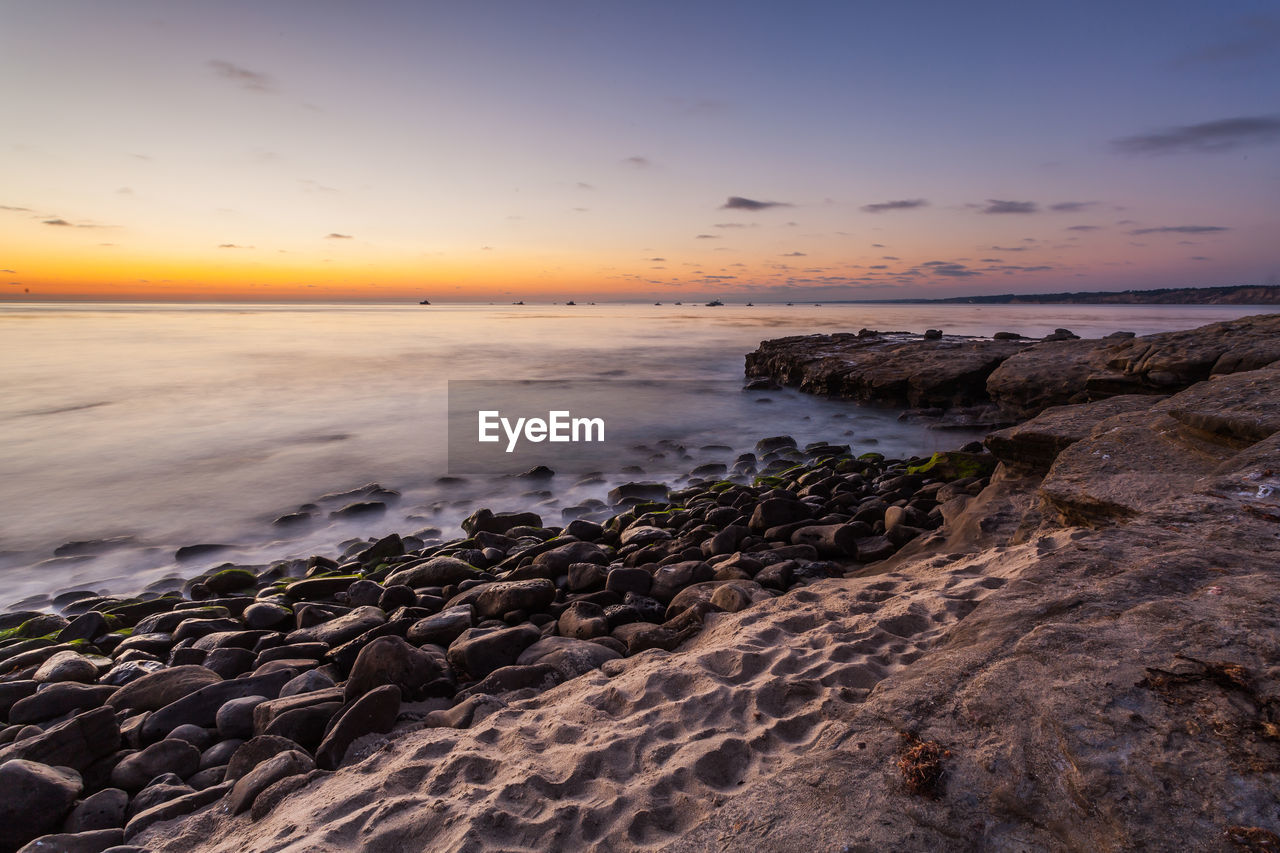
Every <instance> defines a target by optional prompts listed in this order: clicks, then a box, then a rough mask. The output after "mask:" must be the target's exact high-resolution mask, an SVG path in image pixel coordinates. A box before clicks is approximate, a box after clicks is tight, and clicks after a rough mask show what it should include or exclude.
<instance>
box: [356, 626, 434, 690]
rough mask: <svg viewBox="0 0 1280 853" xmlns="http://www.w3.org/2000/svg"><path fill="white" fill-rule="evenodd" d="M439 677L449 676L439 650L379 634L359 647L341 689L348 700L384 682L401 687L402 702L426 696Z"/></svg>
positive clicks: (380, 685)
mask: <svg viewBox="0 0 1280 853" xmlns="http://www.w3.org/2000/svg"><path fill="white" fill-rule="evenodd" d="M441 679H446V680H449V679H450V673H449V671H448V662H447V661H446V660H444V658H443V657H442V656H441V655H440V653H439V652H438V651H436V652H434V653H433V652H431V651H428V650H425V649H418V648H414V647H413V646H411V645H409V644H408V643H407V642H405V641H404V640H402V639H401V638H399V637H379V638H377V639H376V640H373V641H372V642H371V643H369V644H368V645H367V646H365V647H364V648H363V649H361V650H360V654H359V656H358V657H357V658H356V662H355V665H354V666H353V667H352V668H351V676H350V677H349V678H348V679H347V682H346V684H345V685H344V688H343V698H344V699H345V700H346V701H347V702H350V701H352V700H354V699H356V698H357V697H359V696H362V695H364V694H365V693H368V692H369V691H371V690H374V689H376V688H378V687H382V686H384V685H395V686H396V687H398V688H399V689H400V693H401V696H402V698H403V699H404V701H408V702H412V701H417V700H419V699H423V698H425V696H426V695H427V692H428V689H429V688H430V687H431V686H432V685H434V684H435V683H436V682H438V681H439V680H441Z"/></svg>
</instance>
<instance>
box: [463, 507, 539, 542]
mask: <svg viewBox="0 0 1280 853" xmlns="http://www.w3.org/2000/svg"><path fill="white" fill-rule="evenodd" d="M541 526H542V518H541V517H539V516H538V515H537V514H535V513H532V512H499V513H494V512H492V511H490V510H488V509H478V510H476V511H475V512H473V513H472V514H471V515H469V516H468V517H467V518H466V519H464V520H463V522H462V529H463V530H464V531H466V533H467V535H468V536H475V535H476V533H479V532H481V531H484V532H487V533H502V534H505V533H506V532H507V531H508V530H511V529H512V528H513V527H541Z"/></svg>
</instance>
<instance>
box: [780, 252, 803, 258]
mask: <svg viewBox="0 0 1280 853" xmlns="http://www.w3.org/2000/svg"><path fill="white" fill-rule="evenodd" d="M782 257H784V258H807V257H809V256H808V255H807V254H805V253H804V252H787V253H786V254H785V255H783V256H782Z"/></svg>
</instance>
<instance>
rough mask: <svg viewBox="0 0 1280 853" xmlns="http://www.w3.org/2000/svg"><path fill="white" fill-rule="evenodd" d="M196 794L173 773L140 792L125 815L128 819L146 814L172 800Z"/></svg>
mask: <svg viewBox="0 0 1280 853" xmlns="http://www.w3.org/2000/svg"><path fill="white" fill-rule="evenodd" d="M193 793H195V788H192V787H191V786H190V785H185V784H183V782H182V780H181V779H179V778H178V777H177V776H176V775H174V774H173V773H166V774H165V775H164V776H162V777H159V778H157V779H155V780H154V781H152V782H151V784H149V785H147V787H145V788H143V789H142V790H141V791H139V792H138V794H137V796H135V797H134V798H133V799H132V800H131V801H130V802H129V810H128V811H127V812H126V813H125V816H126V817H129V818H132V817H133V816H134V815H136V814H139V813H140V812H145V811H146V810H147V809H149V808H153V807H155V806H158V805H160V804H161V803H167V802H169V801H170V800H176V799H177V798H178V797H185V796H186V795H187V794H193Z"/></svg>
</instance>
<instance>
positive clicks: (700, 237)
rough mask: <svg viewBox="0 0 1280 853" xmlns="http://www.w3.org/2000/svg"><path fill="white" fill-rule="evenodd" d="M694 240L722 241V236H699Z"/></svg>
mask: <svg viewBox="0 0 1280 853" xmlns="http://www.w3.org/2000/svg"><path fill="white" fill-rule="evenodd" d="M693 239H695V240H719V239H720V235H718V234H699V235H698V236H696V237H694V238H693Z"/></svg>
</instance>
